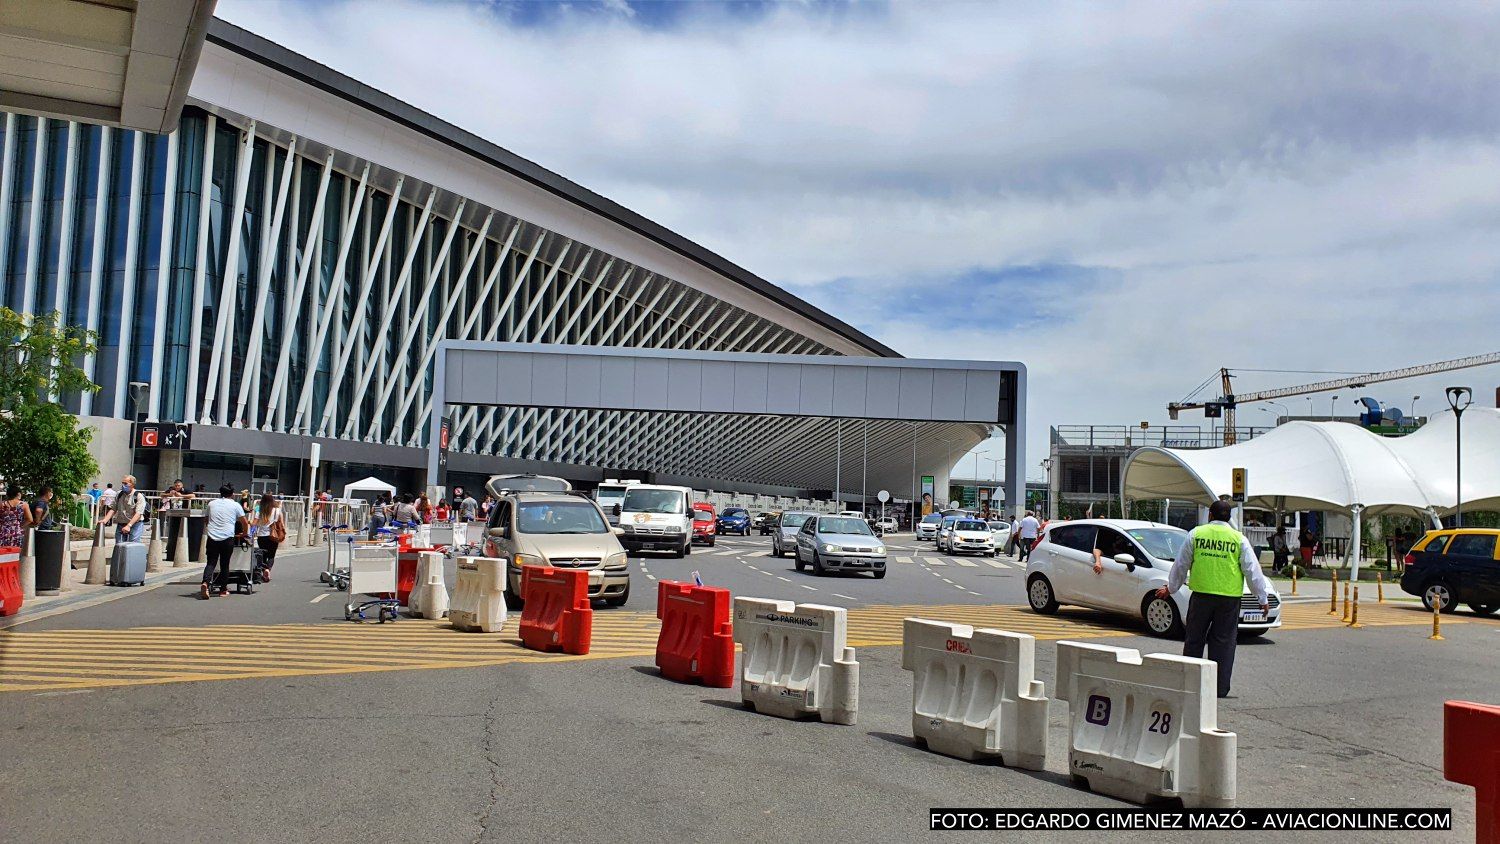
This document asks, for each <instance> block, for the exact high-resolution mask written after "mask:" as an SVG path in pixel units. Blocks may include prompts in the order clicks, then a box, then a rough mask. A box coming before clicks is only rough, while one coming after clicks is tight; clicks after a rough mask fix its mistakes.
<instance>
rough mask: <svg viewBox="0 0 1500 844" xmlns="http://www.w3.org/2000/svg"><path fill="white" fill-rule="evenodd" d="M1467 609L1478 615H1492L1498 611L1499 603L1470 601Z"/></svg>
mask: <svg viewBox="0 0 1500 844" xmlns="http://www.w3.org/2000/svg"><path fill="white" fill-rule="evenodd" d="M1469 609H1471V610H1473V611H1474V612H1475V613H1477V614H1478V615H1494V614H1495V613H1496V611H1500V604H1473V603H1471V604H1469Z"/></svg>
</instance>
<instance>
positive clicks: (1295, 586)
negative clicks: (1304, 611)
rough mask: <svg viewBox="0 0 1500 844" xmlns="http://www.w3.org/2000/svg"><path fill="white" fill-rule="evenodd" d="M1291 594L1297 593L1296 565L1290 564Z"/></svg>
mask: <svg viewBox="0 0 1500 844" xmlns="http://www.w3.org/2000/svg"><path fill="white" fill-rule="evenodd" d="M1292 594H1293V595H1295V594H1297V567H1296V566H1292Z"/></svg>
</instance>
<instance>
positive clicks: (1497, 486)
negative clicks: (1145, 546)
mask: <svg viewBox="0 0 1500 844" xmlns="http://www.w3.org/2000/svg"><path fill="white" fill-rule="evenodd" d="M1456 430H1457V428H1456V425H1455V420H1454V416H1453V413H1452V412H1451V411H1446V412H1443V413H1439V414H1437V415H1435V416H1434V417H1433V418H1432V420H1431V421H1430V422H1428V424H1427V425H1425V426H1424V427H1422V428H1421V429H1419V430H1417V431H1415V432H1413V433H1411V434H1409V435H1407V436H1405V437H1382V436H1379V435H1376V434H1372V433H1370V432H1369V431H1367V430H1365V429H1364V428H1361V427H1359V426H1358V425H1352V424H1349V423H1346V422H1288V423H1286V424H1285V425H1281V426H1279V427H1277V428H1276V429H1275V430H1273V431H1271V432H1269V433H1267V434H1264V435H1262V436H1259V437H1256V438H1255V439H1253V440H1250V441H1249V442H1245V443H1241V444H1239V445H1231V446H1225V447H1224V448H1210V449H1171V448H1157V447H1154V446H1153V447H1148V448H1142V449H1139V450H1138V451H1136V452H1135V453H1134V454H1132V455H1131V456H1130V457H1129V458H1128V459H1127V460H1126V461H1125V466H1124V469H1123V470H1122V472H1121V481H1122V489H1121V493H1122V495H1123V496H1124V497H1125V498H1126V499H1135V500H1144V499H1157V498H1171V499H1173V500H1182V501H1194V502H1197V503H1199V504H1205V505H1206V504H1208V503H1209V502H1211V501H1213V500H1214V499H1216V498H1218V497H1219V496H1220V495H1227V494H1228V493H1229V492H1230V484H1231V476H1232V474H1231V473H1232V470H1233V469H1235V468H1243V469H1245V470H1246V471H1247V472H1248V475H1249V480H1248V482H1247V484H1246V486H1247V489H1246V493H1247V497H1246V504H1247V505H1248V506H1251V507H1258V508H1261V509H1266V510H1352V509H1353V508H1355V507H1359V508H1361V509H1362V510H1363V511H1364V512H1365V513H1366V514H1368V515H1377V514H1381V513H1406V514H1411V515H1418V516H1427V515H1429V514H1436V515H1446V514H1449V513H1452V512H1453V509H1454V503H1455V502H1454V495H1453V492H1454V468H1455V466H1454V462H1455V457H1456V454H1455V448H1456V439H1455V434H1456ZM1463 446H1464V453H1463V461H1464V478H1463V484H1464V507H1465V509H1472V510H1481V509H1483V510H1493V509H1500V471H1497V470H1500V410H1496V409H1494V408H1478V407H1476V408H1471V409H1470V410H1469V411H1467V412H1466V413H1465V414H1464V418H1463Z"/></svg>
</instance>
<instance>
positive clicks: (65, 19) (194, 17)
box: [0, 0, 214, 133]
mask: <svg viewBox="0 0 1500 844" xmlns="http://www.w3.org/2000/svg"><path fill="white" fill-rule="evenodd" d="M213 9H214V0H7V2H4V3H0V108H3V109H5V110H7V111H17V112H24V113H27V114H36V115H40V116H42V117H55V118H59V119H63V120H79V121H84V122H87V123H101V124H104V125H108V126H119V127H123V128H126V129H136V130H140V131H142V132H153V133H162V132H170V131H172V130H173V129H175V128H176V127H177V122H178V119H179V118H180V116H181V114H182V105H183V102H184V101H185V100H186V98H187V91H188V85H189V83H190V82H191V80H192V77H193V71H194V69H195V68H196V66H197V63H198V55H199V51H200V50H201V49H202V47H203V39H204V36H205V34H206V33H207V31H208V24H209V21H210V20H212V18H213Z"/></svg>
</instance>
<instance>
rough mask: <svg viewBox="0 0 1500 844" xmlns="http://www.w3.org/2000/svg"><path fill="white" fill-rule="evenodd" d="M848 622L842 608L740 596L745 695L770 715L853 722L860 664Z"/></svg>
mask: <svg viewBox="0 0 1500 844" xmlns="http://www.w3.org/2000/svg"><path fill="white" fill-rule="evenodd" d="M847 624H848V619H847V613H846V611H845V610H844V609H843V608H842V607H825V606H821V605H819V604H794V603H792V602H791V601H769V600H765V599H763V598H735V599H734V640H735V641H736V642H738V643H739V644H740V646H741V647H742V648H744V651H745V652H744V655H743V657H742V658H741V660H740V662H741V668H740V698H741V699H742V700H743V701H744V702H745V703H748V704H750V705H751V706H752V707H754V708H755V711H756V712H761V713H764V714H766V715H777V716H780V717H782V718H801V717H803V716H805V715H816V716H818V718H819V719H821V720H823V721H827V722H829V723H831V724H853V723H854V720H855V716H856V715H857V714H858V711H859V663H858V662H857V661H855V659H854V649H853V648H850V647H845V644H844V643H845V641H846V638H847V629H848V627H847Z"/></svg>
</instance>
